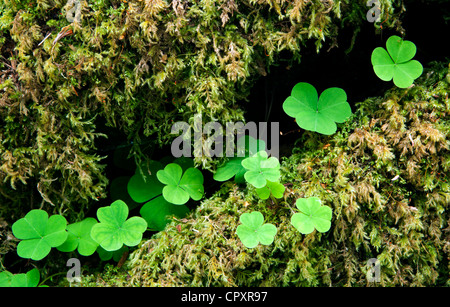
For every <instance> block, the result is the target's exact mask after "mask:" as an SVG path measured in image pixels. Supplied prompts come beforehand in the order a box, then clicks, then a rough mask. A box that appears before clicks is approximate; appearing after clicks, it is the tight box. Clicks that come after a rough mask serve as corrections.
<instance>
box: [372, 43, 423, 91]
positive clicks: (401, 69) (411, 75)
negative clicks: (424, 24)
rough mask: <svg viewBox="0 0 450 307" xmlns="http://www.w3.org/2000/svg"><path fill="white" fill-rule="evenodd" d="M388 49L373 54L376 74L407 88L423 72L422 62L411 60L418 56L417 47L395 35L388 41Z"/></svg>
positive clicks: (376, 49)
mask: <svg viewBox="0 0 450 307" xmlns="http://www.w3.org/2000/svg"><path fill="white" fill-rule="evenodd" d="M386 48H387V51H386V49H384V48H383V47H378V48H375V49H374V50H373V52H372V57H371V61H372V65H373V70H374V71H375V74H376V75H377V76H378V78H380V79H381V80H383V81H390V80H392V79H394V84H395V85H396V86H397V87H400V88H407V87H409V86H410V85H411V84H412V83H413V82H414V79H417V78H418V77H419V76H420V75H421V74H422V72H423V67H422V64H420V62H418V61H416V60H411V59H412V58H413V57H414V55H415V54H416V45H414V43H412V42H410V41H406V40H403V39H401V38H400V37H398V36H396V35H393V36H391V37H389V38H388V40H387V41H386Z"/></svg>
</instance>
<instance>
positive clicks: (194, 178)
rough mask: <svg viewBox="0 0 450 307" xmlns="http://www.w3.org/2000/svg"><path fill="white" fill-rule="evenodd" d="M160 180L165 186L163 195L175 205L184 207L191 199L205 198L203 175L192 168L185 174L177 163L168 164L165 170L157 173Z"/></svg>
mask: <svg viewBox="0 0 450 307" xmlns="http://www.w3.org/2000/svg"><path fill="white" fill-rule="evenodd" d="M156 176H157V177H158V180H159V181H160V182H161V183H163V184H165V185H166V186H164V188H163V190H162V195H163V196H164V198H165V199H166V200H167V201H168V202H170V203H172V204H175V205H183V204H185V203H187V202H188V200H189V198H192V199H193V200H200V199H201V198H202V197H203V193H204V188H203V174H202V173H201V171H200V170H198V169H196V168H194V167H191V168H188V169H187V170H186V172H184V174H183V169H182V168H181V166H179V165H178V164H176V163H170V164H167V165H166V167H165V168H164V169H163V170H160V171H158V172H157V173H156Z"/></svg>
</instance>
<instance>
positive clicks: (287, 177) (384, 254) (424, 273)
mask: <svg viewBox="0 0 450 307" xmlns="http://www.w3.org/2000/svg"><path fill="white" fill-rule="evenodd" d="M352 3H353V2H352ZM449 74H450V70H449V66H448V62H447V63H441V64H433V65H432V66H430V69H429V70H428V69H427V72H426V73H424V74H423V75H422V76H421V77H420V78H419V79H418V80H417V81H416V83H417V86H414V87H412V88H411V89H408V91H405V90H403V89H399V88H397V87H393V88H392V89H391V90H389V91H388V92H386V94H384V95H382V96H381V97H373V98H369V99H367V100H366V101H363V102H361V103H359V104H358V105H357V107H356V108H355V115H354V118H353V119H352V121H347V122H346V123H344V124H343V125H342V129H340V130H341V131H340V133H336V134H334V135H333V136H331V137H323V136H321V135H319V134H315V133H312V134H309V133H308V134H305V135H304V138H305V139H304V142H299V146H298V147H297V148H295V150H294V151H293V154H292V155H291V156H290V157H288V158H286V159H283V160H282V162H281V168H280V169H281V178H280V181H281V182H287V183H289V184H287V185H286V192H285V196H284V198H285V200H286V201H280V202H278V203H276V202H273V201H272V200H271V199H270V200H266V201H262V200H261V199H259V197H258V196H257V195H256V193H255V192H254V189H247V190H246V189H239V188H237V187H236V185H232V184H230V185H226V184H224V185H222V187H221V189H220V190H219V191H217V192H216V193H214V194H213V195H212V196H211V197H208V198H206V199H205V200H203V201H202V202H201V203H200V204H199V206H198V207H197V209H196V210H194V211H193V212H192V214H190V215H189V216H187V217H186V218H184V219H183V220H173V221H172V222H171V223H170V224H168V225H167V227H166V228H165V230H164V231H161V232H159V233H157V234H155V235H154V236H152V238H150V239H149V240H146V241H144V242H142V244H141V246H140V247H139V248H138V249H136V250H135V251H134V252H133V253H132V254H131V255H130V261H128V262H127V264H126V267H127V270H126V271H125V272H122V273H117V272H116V273H114V274H112V273H111V274H110V272H109V271H107V272H105V273H104V274H101V275H98V276H93V277H91V281H90V283H91V285H116V286H117V285H120V286H161V285H165V286H199V287H200V286H203V287H213V286H222V287H283V286H286V287H288V286H290V287H301V286H309V287H312V286H326V287H330V286H332V287H341V286H348V287H349V286H353V287H365V286H382V287H388V286H398V287H400V286H403V287H410V286H448V285H450V278H449V269H450V267H449V263H448V261H447V259H448V257H449V255H450V254H449V246H448V242H449V241H450V232H449V231H448V229H449V227H448V221H449V220H450V210H449V204H450V202H449V200H450V184H449V179H448V176H446V175H447V174H448V171H449V165H450V162H449V159H450V156H449V141H450V133H449V131H450V117H449V116H448V114H449V111H450V109H449V108H450V105H449V104H448V92H449V91H450V79H449V78H448V77H446V76H448V75H449ZM446 80H448V81H446ZM324 139H325V142H326V143H325V142H324ZM411 139H412V141H411ZM305 144H308V146H305ZM326 144H330V146H327V147H325V145H326ZM397 175H399V176H398V177H397ZM310 196H314V197H318V198H319V199H321V201H322V202H323V203H324V204H325V203H326V204H327V206H329V207H330V208H331V209H332V214H333V218H332V228H330V230H329V231H327V232H325V233H320V232H316V233H313V234H310V235H300V234H299V232H298V230H297V229H296V228H295V227H293V226H292V224H291V216H292V214H293V211H297V208H295V206H294V209H293V208H292V207H293V206H292V205H293V204H294V203H295V201H296V200H297V199H298V198H305V197H306V198H307V197H310ZM251 211H259V212H261V213H262V214H263V216H264V217H265V220H266V221H268V220H270V221H276V226H277V229H278V230H277V233H278V234H277V235H276V236H275V238H274V242H273V243H272V244H271V245H269V246H264V247H263V248H254V249H248V248H247V247H245V246H244V245H243V244H241V241H240V239H239V237H238V236H237V235H236V233H235V230H236V229H237V227H238V226H239V225H240V223H239V220H238V219H237V218H236V217H239V216H241V215H242V214H243V213H248V212H251ZM194 229H195V230H196V231H194ZM149 251H151V252H149ZM370 258H377V259H378V260H379V261H380V268H381V274H380V282H379V283H372V282H370V281H369V280H368V279H367V272H368V269H369V267H368V266H367V261H368V260H369V259H370ZM161 272H164V274H161Z"/></svg>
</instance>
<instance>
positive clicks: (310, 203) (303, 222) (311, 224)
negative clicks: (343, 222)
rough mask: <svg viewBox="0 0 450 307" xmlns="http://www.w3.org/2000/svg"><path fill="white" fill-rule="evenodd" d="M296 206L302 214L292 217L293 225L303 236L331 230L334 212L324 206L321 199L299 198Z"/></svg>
mask: <svg viewBox="0 0 450 307" xmlns="http://www.w3.org/2000/svg"><path fill="white" fill-rule="evenodd" d="M296 206H297V208H298V209H299V210H300V213H295V214H294V215H293V216H292V218H291V224H292V225H293V226H294V227H295V228H297V230H298V231H300V232H301V233H302V234H308V233H311V232H313V231H314V229H317V231H319V232H327V231H328V230H329V229H330V227H331V216H332V210H331V208H330V207H327V206H322V205H321V201H320V199H319V198H317V197H310V198H299V199H297V201H296Z"/></svg>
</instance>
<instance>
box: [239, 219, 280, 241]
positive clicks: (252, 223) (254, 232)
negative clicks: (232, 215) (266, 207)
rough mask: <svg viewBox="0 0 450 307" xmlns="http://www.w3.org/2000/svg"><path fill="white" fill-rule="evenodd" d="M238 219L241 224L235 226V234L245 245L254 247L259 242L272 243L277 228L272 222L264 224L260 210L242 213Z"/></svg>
mask: <svg viewBox="0 0 450 307" xmlns="http://www.w3.org/2000/svg"><path fill="white" fill-rule="evenodd" d="M239 221H240V222H241V223H242V224H241V225H239V226H238V227H237V229H236V234H237V235H238V236H239V239H241V241H242V244H244V245H245V246H246V247H248V248H254V247H256V246H257V245H258V244H259V243H261V244H263V245H270V244H272V242H273V240H274V237H275V235H276V233H277V228H276V227H275V225H273V224H264V216H263V215H262V214H261V212H258V211H253V212H251V213H244V214H242V215H241V217H240V218H239Z"/></svg>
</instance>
